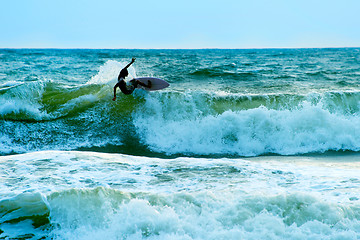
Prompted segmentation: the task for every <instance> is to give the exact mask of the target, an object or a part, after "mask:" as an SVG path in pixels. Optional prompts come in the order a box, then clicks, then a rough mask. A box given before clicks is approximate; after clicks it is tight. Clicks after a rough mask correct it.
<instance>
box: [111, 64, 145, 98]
mask: <svg viewBox="0 0 360 240" xmlns="http://www.w3.org/2000/svg"><path fill="white" fill-rule="evenodd" d="M135 59H136V58H132V59H131V62H130V63H129V64H128V65H126V67H124V68H123V69H121V71H120V74H119V76H118V82H117V84H115V86H114V98H113V101H115V100H116V88H117V87H119V88H120V90H121V91H122V92H123V93H124V94H126V95H129V94H132V93H133V91H134V90H135V88H136V87H137V85H138V84H140V85H141V86H143V87H147V88H151V81H148V84H147V85H146V84H145V83H142V82H140V81H138V80H136V79H133V80H131V81H130V84H126V82H125V78H126V77H127V76H128V75H129V72H128V70H127V68H128V67H130V65H131V64H133V63H134V62H135Z"/></svg>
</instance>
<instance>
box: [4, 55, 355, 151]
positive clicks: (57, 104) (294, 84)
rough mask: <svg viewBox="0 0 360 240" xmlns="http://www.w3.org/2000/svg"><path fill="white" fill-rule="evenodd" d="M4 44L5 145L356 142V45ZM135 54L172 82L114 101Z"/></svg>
mask: <svg viewBox="0 0 360 240" xmlns="http://www.w3.org/2000/svg"><path fill="white" fill-rule="evenodd" d="M2 52H3V55H2V61H3V62H5V63H7V64H8V65H9V66H11V67H10V68H9V69H8V68H6V69H5V68H4V67H3V69H2V70H3V72H4V74H3V75H2V76H1V77H2V80H1V85H0V116H1V118H2V120H1V121H0V125H1V127H2V129H3V131H2V132H1V133H0V143H1V144H0V153H1V154H2V155H6V154H13V153H24V152H30V151H39V150H49V149H58V150H88V149H91V150H95V151H102V152H119V153H127V154H135V155H147V156H150V155H153V156H179V155H186V156H198V155H204V156H206V155H219V156H258V155H266V154H280V155H294V154H304V153H313V152H326V151H355V152H357V151H359V147H360V141H359V140H360V139H359V136H360V134H359V133H360V129H359V126H360V124H359V123H360V118H359V106H360V105H359V101H360V88H359V86H358V77H359V76H360V75H359V72H360V69H359V67H358V65H356V66H357V67H356V66H355V65H354V63H357V61H358V58H356V57H355V56H356V55H355V54H356V53H357V52H358V49H338V50H283V51H280V50H263V51H260V50H258V51H257V52H256V51H255V52H254V51H253V50H252V51H250V50H237V51H236V50H222V51H221V50H208V51H206V50H198V51H195V50H192V51H191V50H188V51H186V50H168V51H160V50H158V51H150V50H149V51H145V50H144V51H141V50H136V51H135V50H134V51H133V52H132V51H130V50H128V51H126V50H118V51H115V50H113V51H111V50H107V51H106V50H93V51H91V50H3V51H2ZM129 54H134V55H139V57H138V61H137V63H136V64H137V65H136V66H135V67H134V66H131V67H130V68H129V72H130V76H129V79H131V78H132V77H136V76H144V75H145V74H146V75H147V76H157V77H161V78H164V79H166V80H167V81H169V82H170V83H171V86H170V88H168V89H165V90H163V91H158V92H151V93H148V92H145V91H143V90H136V92H135V93H134V94H133V95H131V96H125V95H122V94H121V93H118V101H116V102H112V101H111V98H112V94H113V93H112V91H113V89H112V87H113V85H114V84H115V83H116V79H117V74H118V72H119V70H120V69H121V68H122V67H123V66H124V65H125V64H127V62H126V61H125V60H124V58H123V57H124V56H126V55H129ZM118 58H120V59H121V60H119V61H118V60H116V59H118ZM19 59H20V61H19ZM90 59H95V60H94V61H93V62H91V63H89V61H90ZM193 62H196V64H194V63H193ZM96 65H97V67H95V66H96ZM345 67H346V68H345Z"/></svg>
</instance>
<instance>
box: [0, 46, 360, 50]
mask: <svg viewBox="0 0 360 240" xmlns="http://www.w3.org/2000/svg"><path fill="white" fill-rule="evenodd" d="M340 48H360V46H357V47H355V46H351V47H249V48H219V47H209V48H80V47H69V48H66V47H0V49H16V50H21V49H24V50H25V49H44V50H46V49H48V50H51V49H53V50H262V49H264V50H265V49H340Z"/></svg>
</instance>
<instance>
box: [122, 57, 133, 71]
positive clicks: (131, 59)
mask: <svg viewBox="0 0 360 240" xmlns="http://www.w3.org/2000/svg"><path fill="white" fill-rule="evenodd" d="M135 59H136V58H134V57H133V58H132V59H131V62H130V63H129V64H128V65H126V67H124V69H126V68H128V67H130V65H131V64H133V63H134V62H135Z"/></svg>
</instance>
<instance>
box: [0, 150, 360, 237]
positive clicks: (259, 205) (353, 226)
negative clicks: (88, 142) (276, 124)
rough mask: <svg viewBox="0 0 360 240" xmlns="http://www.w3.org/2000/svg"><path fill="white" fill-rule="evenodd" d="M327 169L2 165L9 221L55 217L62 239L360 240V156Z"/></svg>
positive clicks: (218, 164)
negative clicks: (10, 208)
mask: <svg viewBox="0 0 360 240" xmlns="http://www.w3.org/2000/svg"><path fill="white" fill-rule="evenodd" d="M323 160H325V161H323ZM323 160H321V158H313V157H258V158H252V159H249V160H243V159H205V158H204V159H200V158H178V159H157V158H146V157H134V156H126V155H121V154H105V153H87V152H55V151H49V152H36V153H29V154H23V155H13V156H6V157H0V161H1V165H0V166H1V167H0V171H1V174H0V176H1V177H2V178H3V180H4V181H0V184H1V186H0V190H1V196H3V198H2V199H4V197H5V198H6V199H7V200H9V201H10V202H9V204H10V205H11V203H13V202H14V201H16V204H17V205H16V206H17V211H16V212H9V213H7V214H5V215H4V219H9V220H10V219H11V218H12V216H15V215H14V214H17V215H16V216H27V214H28V213H30V214H36V211H35V210H34V208H32V206H37V207H39V208H40V210H41V214H44V211H45V213H46V211H48V212H49V214H50V217H49V219H50V222H51V224H52V226H53V227H52V228H49V229H48V231H49V233H48V234H46V235H47V236H48V237H50V238H54V239H89V238H91V239H104V238H108V239H117V238H119V237H122V238H126V239H139V238H140V239H141V238H148V239H221V238H224V239H239V238H241V239H327V238H330V239H332V238H334V239H336V238H340V239H357V238H359V237H360V235H359V231H358V229H359V228H360V221H359V220H358V219H359V218H358V217H359V216H360V212H359V207H358V206H359V201H360V200H359V199H357V200H356V199H355V198H356V196H359V189H360V181H359V177H358V171H359V165H358V161H359V157H358V156H357V157H353V156H348V157H347V158H341V161H340V160H339V159H338V158H323ZM39 193H41V194H39ZM29 200H30V201H29ZM10 205H9V206H10ZM11 206H12V205H11ZM34 211H35V213H34ZM27 221H29V220H24V221H21V222H19V223H16V224H15V223H14V224H11V223H7V224H6V225H4V224H3V225H2V228H1V229H2V230H5V232H4V233H3V235H0V236H1V237H3V236H10V235H6V234H10V233H11V234H13V235H11V236H13V237H16V236H15V235H16V233H17V232H18V233H19V234H26V232H27V231H29V232H31V233H36V230H32V228H31V222H27ZM4 226H5V227H4ZM19 226H24V231H21V232H19V231H16V228H17V227H19ZM36 234H37V233H36ZM43 235H44V232H42V233H39V235H36V236H43ZM39 238H40V237H39Z"/></svg>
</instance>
